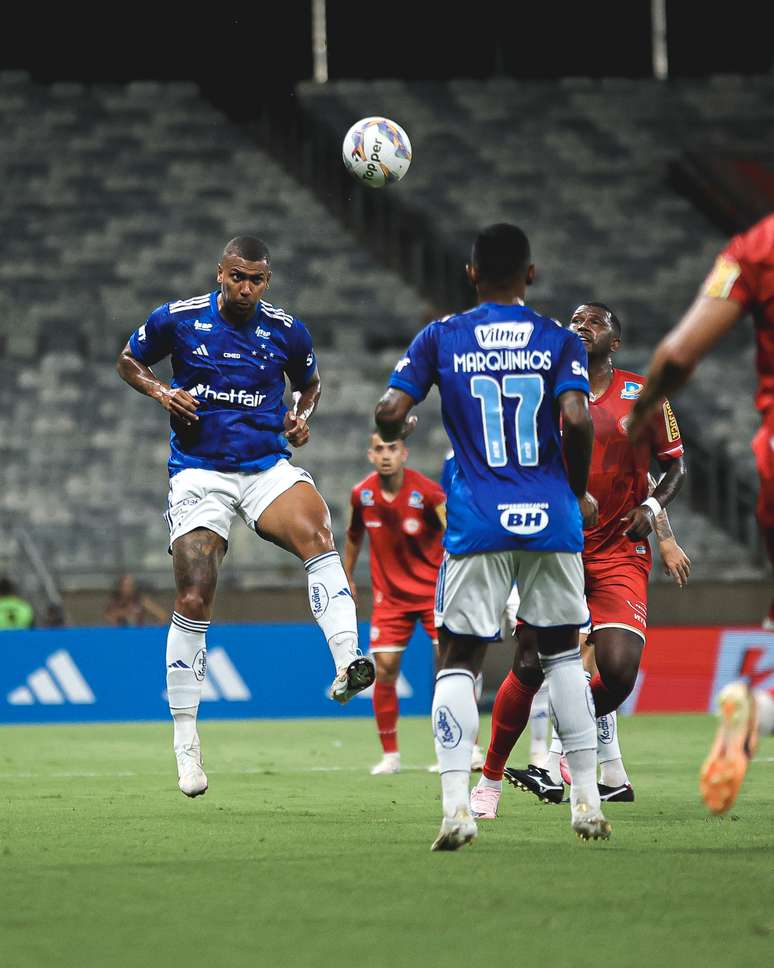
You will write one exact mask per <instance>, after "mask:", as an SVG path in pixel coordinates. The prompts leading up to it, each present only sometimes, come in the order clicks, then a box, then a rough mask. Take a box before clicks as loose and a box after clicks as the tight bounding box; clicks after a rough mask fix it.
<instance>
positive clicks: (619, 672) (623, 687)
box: [599, 653, 640, 700]
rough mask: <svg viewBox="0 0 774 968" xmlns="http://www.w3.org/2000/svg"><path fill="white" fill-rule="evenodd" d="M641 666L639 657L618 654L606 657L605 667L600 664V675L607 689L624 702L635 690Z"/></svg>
mask: <svg viewBox="0 0 774 968" xmlns="http://www.w3.org/2000/svg"><path fill="white" fill-rule="evenodd" d="M639 666H640V663H639V655H636V656H635V655H633V654H630V653H627V654H623V655H622V654H618V655H613V656H610V657H606V659H605V663H604V667H603V666H602V664H601V663H600V664H599V674H600V676H601V678H602V682H604V684H605V688H606V689H608V690H609V691H610V692H614V693H615V694H616V695H618V696H620V697H621V700H623V699H625V698H626V697H627V696H628V695H629V693H630V692H631V691H632V689H634V684H635V683H636V681H637V672H638V670H639Z"/></svg>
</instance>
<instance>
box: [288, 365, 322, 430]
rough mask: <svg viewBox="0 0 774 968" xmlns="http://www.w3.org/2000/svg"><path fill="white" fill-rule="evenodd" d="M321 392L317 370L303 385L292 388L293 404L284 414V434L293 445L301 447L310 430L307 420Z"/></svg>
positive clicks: (314, 408) (313, 410)
mask: <svg viewBox="0 0 774 968" xmlns="http://www.w3.org/2000/svg"><path fill="white" fill-rule="evenodd" d="M321 393H322V383H321V382H320V374H319V372H318V371H317V370H315V371H314V373H313V374H312V377H311V379H310V380H309V382H308V383H307V384H306V385H305V386H304V387H294V388H293V406H292V407H291V408H290V410H288V412H287V413H286V414H285V421H284V422H285V436H286V437H287V439H288V442H289V443H290V444H292V445H293V447H303V446H304V444H306V443H307V442H308V441H309V438H310V437H311V435H312V431H311V429H310V427H309V420H310V418H311V416H312V414H313V413H314V412H315V410H316V409H317V404H318V403H319V402H320V394H321Z"/></svg>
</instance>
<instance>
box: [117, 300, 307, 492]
mask: <svg viewBox="0 0 774 968" xmlns="http://www.w3.org/2000/svg"><path fill="white" fill-rule="evenodd" d="M217 297H218V293H217V291H215V292H211V293H205V294H204V295H203V296H196V297H195V298H193V299H184V300H180V301H179V302H171V303H165V304H164V305H163V306H160V307H159V308H158V309H155V310H154V311H153V312H152V313H151V314H150V316H149V317H148V319H147V321H146V322H145V324H144V325H142V326H140V328H139V329H138V330H136V331H135V332H134V333H132V335H131V337H130V338H129V348H130V350H131V351H132V354H133V355H134V356H135V357H137V359H138V360H140V361H141V362H143V363H145V364H146V365H147V366H151V365H153V364H154V363H157V362H158V361H159V360H161V359H163V358H164V357H165V356H169V357H171V363H172V373H173V379H172V386H173V387H183V389H185V390H187V391H188V392H189V393H190V394H191V395H192V396H194V397H196V399H197V400H198V401H199V409H198V410H197V414H198V417H199V420H198V422H194V423H193V424H192V426H190V427H188V426H186V425H185V424H184V423H183V422H182V421H181V420H177V419H172V420H171V427H172V431H171V434H170V457H169V473H170V476H172V475H173V474H176V473H177V472H178V471H181V470H184V469H185V468H188V467H200V468H204V469H206V470H216V471H255V470H267V469H268V468H269V467H272V466H273V465H274V464H276V463H277V461H278V460H280V459H281V458H283V457H290V450H289V449H288V442H287V439H286V438H285V436H284V433H283V429H284V428H283V418H284V416H285V413H286V412H287V409H288V408H287V407H286V406H285V404H284V402H283V396H284V393H285V375H287V377H288V379H289V380H290V383H291V385H292V386H293V387H298V388H303V387H304V386H306V385H307V384H308V382H309V380H310V379H311V377H312V376H313V374H314V372H315V370H316V368H317V361H316V358H315V353H314V349H313V347H312V338H311V336H310V335H309V331H308V330H307V328H306V326H304V324H303V323H302V322H301V321H300V320H298V319H295V318H294V317H293V316H290V315H289V314H288V313H286V312H285V311H284V310H282V309H278V308H276V307H275V306H272V305H271V303H267V302H264V301H263V300H261V302H259V304H258V307H257V309H256V312H255V314H254V315H253V316H252V318H251V319H250V320H249V321H247V322H245V323H243V324H242V325H240V326H235V325H233V324H232V323H228V322H226V320H225V319H224V318H223V317H222V316H221V315H220V313H219V312H218V301H217Z"/></svg>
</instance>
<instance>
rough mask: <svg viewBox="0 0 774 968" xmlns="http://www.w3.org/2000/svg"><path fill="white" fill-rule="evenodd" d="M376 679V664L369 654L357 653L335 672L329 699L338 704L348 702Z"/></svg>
mask: <svg viewBox="0 0 774 968" xmlns="http://www.w3.org/2000/svg"><path fill="white" fill-rule="evenodd" d="M375 679H376V666H375V665H374V660H373V659H372V658H371V656H370V655H359V656H357V658H355V659H353V660H352V661H351V662H350V664H349V665H348V666H343V667H342V668H341V669H338V670H337V672H336V678H335V679H334V680H333V682H332V683H331V699H333V700H334V701H335V702H337V703H339V704H340V705H342V706H343V705H344V703H347V702H349V700H350V699H351V698H352V697H353V696H356V695H357V694H358V693H359V692H362V691H363V690H364V689H367V688H368V687H369V686H372V685H373V683H374V680H375Z"/></svg>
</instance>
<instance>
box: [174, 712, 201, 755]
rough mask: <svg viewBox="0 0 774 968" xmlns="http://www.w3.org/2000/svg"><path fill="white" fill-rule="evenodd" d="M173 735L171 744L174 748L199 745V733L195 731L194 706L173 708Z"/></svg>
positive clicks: (179, 748) (187, 747) (180, 748)
mask: <svg viewBox="0 0 774 968" xmlns="http://www.w3.org/2000/svg"><path fill="white" fill-rule="evenodd" d="M172 718H173V720H174V736H173V739H172V745H173V747H174V748H175V750H182V749H189V748H190V747H191V746H198V745H199V734H198V733H197V732H196V708H195V707H192V708H191V709H174V710H173V711H172Z"/></svg>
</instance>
